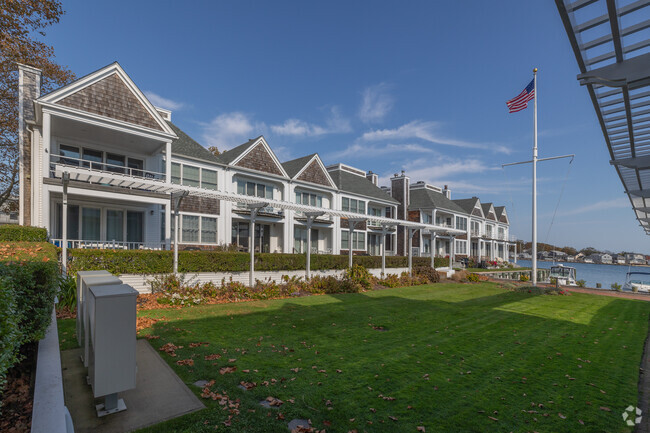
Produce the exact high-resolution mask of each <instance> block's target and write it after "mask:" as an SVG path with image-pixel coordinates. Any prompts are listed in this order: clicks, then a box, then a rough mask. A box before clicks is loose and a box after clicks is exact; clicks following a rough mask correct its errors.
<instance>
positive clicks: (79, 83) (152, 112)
mask: <svg viewBox="0 0 650 433" xmlns="http://www.w3.org/2000/svg"><path fill="white" fill-rule="evenodd" d="M37 102H38V103H39V104H41V105H45V106H57V107H59V108H61V109H67V110H71V111H72V112H77V113H79V112H83V113H86V114H87V115H92V116H101V117H103V118H106V119H110V120H112V121H114V122H123V123H128V124H130V125H135V126H137V127H144V128H147V129H149V130H156V131H158V132H159V133H160V132H162V133H163V134H165V135H167V136H173V135H174V132H173V130H172V129H171V128H170V127H169V125H168V124H167V123H166V122H165V120H164V119H163V117H162V116H161V115H160V113H159V112H158V110H156V108H155V107H154V106H153V105H152V104H151V102H149V100H148V99H147V97H146V96H145V95H144V93H142V91H140V89H139V88H138V86H136V85H135V83H134V82H133V80H131V78H130V77H129V76H128V74H127V73H126V72H125V71H124V69H122V67H121V66H120V64H119V63H117V62H114V63H111V64H110V65H108V66H105V67H103V68H101V69H98V70H97V71H95V72H91V73H90V74H88V75H85V76H83V77H81V78H79V79H77V80H75V81H73V82H72V83H69V84H67V85H65V86H63V87H60V88H58V89H56V90H54V91H52V92H50V93H48V94H46V95H43V96H41V97H40V98H38V99H37Z"/></svg>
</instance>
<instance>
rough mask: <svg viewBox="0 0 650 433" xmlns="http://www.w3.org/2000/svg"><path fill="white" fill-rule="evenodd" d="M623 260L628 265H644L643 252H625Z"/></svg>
mask: <svg viewBox="0 0 650 433" xmlns="http://www.w3.org/2000/svg"><path fill="white" fill-rule="evenodd" d="M625 262H626V263H627V264H629V265H645V264H646V260H645V256H644V255H643V254H636V253H625Z"/></svg>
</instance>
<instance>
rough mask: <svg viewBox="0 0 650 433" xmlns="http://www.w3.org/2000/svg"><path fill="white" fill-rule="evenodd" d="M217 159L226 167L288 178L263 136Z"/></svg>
mask: <svg viewBox="0 0 650 433" xmlns="http://www.w3.org/2000/svg"><path fill="white" fill-rule="evenodd" d="M219 159H220V160H221V161H223V162H225V163H226V164H228V165H231V166H233V167H234V166H236V167H241V168H246V169H249V170H255V171H259V172H263V173H268V174H272V175H275V176H281V177H288V176H287V172H286V171H285V170H284V167H282V164H281V163H280V160H279V159H278V157H277V156H275V153H273V150H272V149H271V147H270V146H269V144H268V143H267V142H266V140H265V139H264V136H262V135H260V136H259V137H257V138H255V139H252V140H248V141H247V142H246V143H243V144H240V145H239V146H237V147H235V148H234V149H231V150H229V151H227V152H224V153H222V154H221V155H219Z"/></svg>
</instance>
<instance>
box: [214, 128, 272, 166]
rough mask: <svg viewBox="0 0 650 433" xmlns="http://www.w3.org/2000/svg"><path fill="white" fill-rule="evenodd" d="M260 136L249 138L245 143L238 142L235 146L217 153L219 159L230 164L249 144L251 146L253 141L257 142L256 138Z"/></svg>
mask: <svg viewBox="0 0 650 433" xmlns="http://www.w3.org/2000/svg"><path fill="white" fill-rule="evenodd" d="M260 138H262V136H261V135H260V136H257V137H255V138H251V139H250V140H248V141H247V142H246V143H243V144H240V145H239V146H237V147H233V148H232V149H230V150H227V151H225V152H223V153H221V154H220V155H219V159H220V160H221V162H223V163H225V164H230V163H232V162H233V161H234V160H236V159H237V158H239V157H240V156H242V155H243V154H244V153H245V152H246V151H247V150H248V149H249V148H250V147H251V146H253V145H254V144H255V143H257V140H259V139H260Z"/></svg>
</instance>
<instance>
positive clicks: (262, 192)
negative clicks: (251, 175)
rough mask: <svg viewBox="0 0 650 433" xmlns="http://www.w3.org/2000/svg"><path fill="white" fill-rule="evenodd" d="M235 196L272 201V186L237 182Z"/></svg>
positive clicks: (242, 181)
mask: <svg viewBox="0 0 650 433" xmlns="http://www.w3.org/2000/svg"><path fill="white" fill-rule="evenodd" d="M237 194H243V195H249V196H251V197H261V198H268V199H273V186H271V185H264V184H262V183H255V182H247V181H244V180H241V179H239V180H237Z"/></svg>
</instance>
